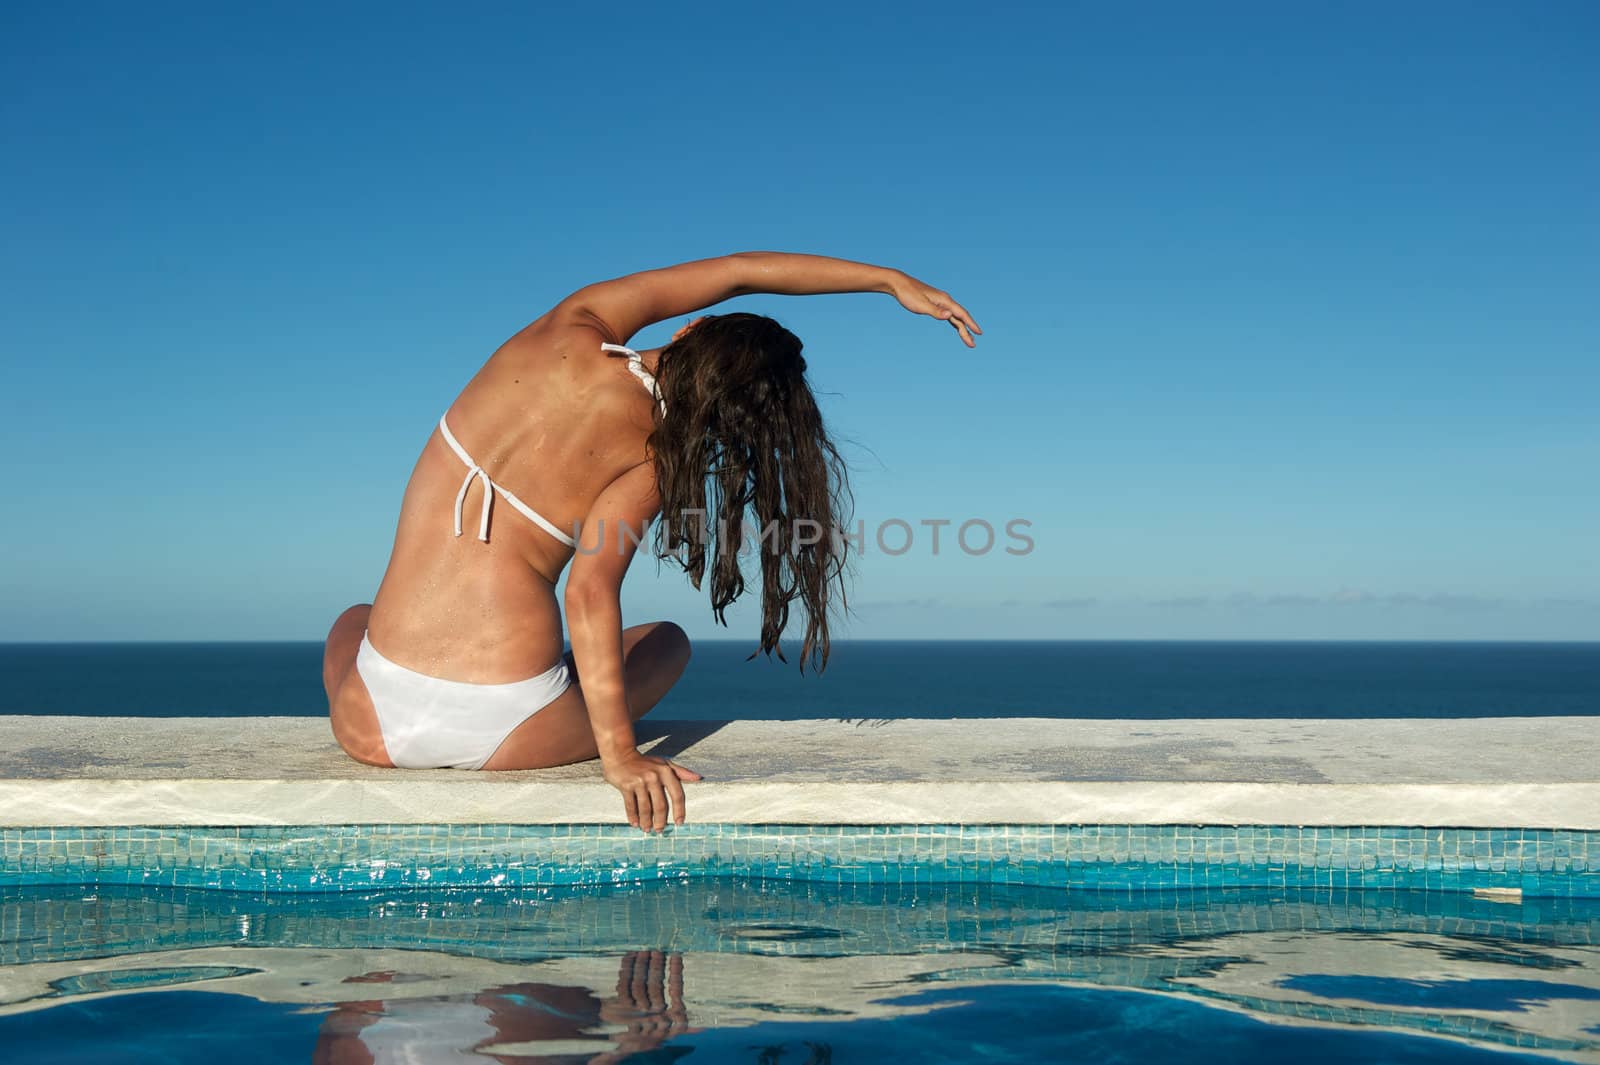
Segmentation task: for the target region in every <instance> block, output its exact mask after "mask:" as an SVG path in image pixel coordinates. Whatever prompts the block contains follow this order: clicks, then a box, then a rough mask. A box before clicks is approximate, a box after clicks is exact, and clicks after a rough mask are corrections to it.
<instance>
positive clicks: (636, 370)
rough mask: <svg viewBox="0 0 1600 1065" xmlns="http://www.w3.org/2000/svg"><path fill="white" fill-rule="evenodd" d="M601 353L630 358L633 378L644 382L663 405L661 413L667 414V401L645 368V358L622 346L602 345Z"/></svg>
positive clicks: (651, 393)
mask: <svg viewBox="0 0 1600 1065" xmlns="http://www.w3.org/2000/svg"><path fill="white" fill-rule="evenodd" d="M600 350H601V351H615V352H619V353H621V354H623V355H626V356H627V357H628V370H629V372H630V373H632V374H633V376H635V377H637V378H638V379H639V380H640V381H643V382H644V387H646V388H648V389H649V390H650V395H652V396H654V397H655V401H656V402H657V403H658V404H660V405H661V413H662V414H666V413H667V401H666V400H664V399H662V398H661V389H659V388H657V387H656V379H655V377H654V376H653V375H652V374H651V373H650V371H649V370H646V369H645V368H644V356H642V355H640V354H639V353H638V352H637V351H634V350H633V349H632V348H630V347H627V346H625V345H622V344H601V345H600Z"/></svg>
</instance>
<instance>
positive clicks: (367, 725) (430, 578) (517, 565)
mask: <svg viewBox="0 0 1600 1065" xmlns="http://www.w3.org/2000/svg"><path fill="white" fill-rule="evenodd" d="M835 292H881V293H884V294H886V295H891V296H894V297H895V298H896V299H897V300H898V301H899V302H900V304H901V305H902V306H903V307H905V308H906V309H907V310H909V311H911V312H913V313H916V314H926V315H929V316H931V317H934V318H938V319H941V320H943V321H946V322H949V323H950V325H951V326H952V327H953V328H954V329H955V330H956V332H957V333H958V334H959V335H960V338H961V340H962V342H963V343H965V344H966V345H967V346H968V347H974V346H975V342H974V341H973V335H974V334H979V335H981V334H982V332H983V330H981V329H979V328H978V324H977V322H975V321H974V320H973V318H972V316H971V315H970V314H968V313H967V311H966V309H965V308H963V307H962V306H961V305H960V304H958V303H957V302H956V301H955V300H953V299H952V298H951V297H950V295H949V294H948V293H946V292H944V291H942V290H940V289H936V288H934V287H933V286H931V285H928V284H925V283H923V282H921V281H918V280H917V279H916V278H914V277H911V276H910V275H909V274H906V273H904V272H903V271H900V270H894V269H890V268H888V267H882V266H873V265H870V264H867V263H860V262H852V261H850V260H846V259H834V258H829V257H827V256H821V255H803V254H791V253H786V252H766V251H757V252H738V253H735V254H732V255H723V256H718V257H716V258H711V259H698V260H695V261H692V262H686V263H680V264H678V265H676V266H669V267H665V268H662V269H657V270H645V271H641V272H639V273H635V274H629V275H627V276H625V277H619V278H615V279H613V280H610V281H600V282H597V283H595V284H592V285H587V286H585V287H583V288H581V289H578V290H577V291H576V292H574V293H572V294H571V295H570V296H568V297H567V298H566V299H564V300H562V301H561V302H560V303H558V304H556V305H555V306H554V307H552V308H551V309H550V310H549V311H547V312H545V313H544V314H543V315H541V316H540V317H539V318H538V319H537V320H535V321H534V322H532V323H530V324H529V325H528V326H527V327H526V328H524V329H523V330H522V331H521V332H519V333H517V334H516V335H515V336H513V337H512V338H511V339H510V340H508V341H506V342H505V343H504V344H503V345H501V346H500V348H499V349H498V350H497V351H495V353H494V354H493V355H491V356H490V357H489V360H488V361H487V362H486V363H484V365H483V367H482V368H481V369H480V370H479V371H478V372H477V374H476V375H474V376H473V378H472V379H471V381H469V382H468V383H467V385H466V387H465V388H464V389H463V390H462V392H461V394H460V395H459V396H457V397H456V399H455V402H453V403H452V404H451V405H450V407H449V410H448V411H447V412H446V417H447V419H448V421H449V423H450V429H451V432H452V433H453V434H454V435H455V436H456V438H457V439H458V440H459V441H460V442H461V445H462V446H463V447H464V448H465V449H466V450H467V453H468V454H470V455H471V456H472V457H473V458H474V459H475V460H476V461H477V462H478V463H480V464H481V465H482V467H483V469H484V470H485V471H486V472H487V473H488V474H489V476H490V478H492V479H493V480H494V481H495V482H496V483H497V484H501V485H504V486H505V488H506V489H507V490H508V491H510V492H512V493H513V494H515V495H516V496H518V497H519V498H521V499H522V500H524V501H526V502H527V503H528V504H529V505H530V506H532V507H534V508H535V509H536V510H538V511H539V513H541V514H543V515H544V516H545V517H547V518H549V519H550V520H551V521H552V522H554V523H555V524H556V525H557V527H559V528H562V529H575V530H577V539H578V540H579V543H580V546H581V547H582V550H580V551H576V552H575V551H574V550H573V549H572V548H570V547H567V546H566V545H564V544H562V543H560V542H558V541H557V540H555V539H554V538H552V537H551V536H550V535H549V534H548V533H546V532H545V531H544V530H542V529H540V528H538V527H537V526H535V525H534V524H533V523H532V522H530V521H527V520H526V519H525V518H523V517H522V516H521V515H519V514H517V513H516V512H515V511H514V510H512V509H511V508H510V507H509V506H506V505H505V504H504V502H503V501H500V502H497V503H496V504H495V507H494V512H493V518H492V521H493V525H492V530H493V531H492V534H491V536H490V538H489V542H488V543H484V542H482V541H480V540H478V539H477V537H476V536H474V535H472V532H473V530H469V531H468V533H467V535H463V536H461V537H459V538H458V537H455V536H453V535H451V533H452V531H453V530H452V529H451V528H450V522H451V518H450V515H451V514H453V512H454V507H455V497H456V493H457V491H458V490H459V489H460V487H461V481H462V478H463V475H464V467H463V465H462V463H461V460H460V459H459V458H458V457H457V456H456V454H455V453H454V452H453V451H451V450H450V448H449V446H448V445H447V444H446V443H445V442H444V438H443V437H442V436H441V435H440V433H439V430H438V427H437V426H435V428H434V431H433V433H432V434H430V436H429V438H428V440H427V443H426V444H425V445H424V446H423V448H422V453H421V455H420V456H419V457H418V459H417V462H416V466H415V467H414V468H413V470H412V473H411V480H410V483H409V484H408V485H407V486H406V491H405V496H404V499H403V501H402V503H401V507H400V519H399V526H398V529H397V530H396V533H395V541H394V550H393V553H392V555H391V556H390V559H389V566H388V569H387V570H386V571H385V573H384V576H383V581H382V583H381V584H380V585H379V587H378V592H377V594H376V595H375V596H374V597H373V601H372V602H371V603H360V604H357V605H355V606H352V607H350V608H349V609H348V610H346V611H345V612H344V613H342V614H340V615H339V617H338V619H337V620H336V621H335V622H334V623H333V628H332V630H331V631H330V632H329V633H328V640H327V648H326V652H325V655H324V658H323V684H324V686H325V688H326V689H327V694H328V707H329V715H330V718H331V720H332V724H333V734H334V737H335V738H336V739H337V740H338V742H339V745H340V746H341V747H342V748H343V749H344V750H345V751H346V752H347V753H348V754H349V755H350V756H351V757H352V758H355V759H356V760H358V761H361V762H365V763H367V764H369V765H376V766H392V765H393V763H392V762H391V761H390V760H389V755H388V752H387V751H386V750H385V749H384V745H383V737H382V735H381V733H380V731H379V729H378V719H377V715H376V713H375V712H374V711H373V708H372V699H371V697H370V696H369V695H368V694H367V690H366V686H365V685H364V684H363V683H362V681H361V677H360V675H359V674H358V673H357V672H356V670H355V668H354V664H355V657H356V651H357V649H358V648H359V646H360V643H361V635H362V633H363V632H364V631H367V632H369V637H368V638H369V639H371V641H372V643H373V646H374V647H376V648H377V649H378V650H379V651H380V652H381V653H382V654H383V655H384V656H385V657H386V658H389V659H391V660H392V661H395V662H398V663H399V664H401V665H403V666H405V667H407V668H409V669H414V670H416V671H418V672H420V673H426V674H428V675H430V676H434V677H441V678H444V679H446V680H456V681H466V682H468V683H473V684H503V683H507V682H511V681H517V680H523V679H525V678H528V677H532V676H536V675H537V674H539V673H542V672H544V671H546V670H548V669H550V668H551V667H553V666H554V665H555V664H556V662H558V661H559V660H560V659H561V657H562V631H563V630H562V608H563V606H564V607H565V613H566V624H567V626H568V629H569V630H570V634H571V640H572V662H573V664H574V665H575V671H576V674H577V677H578V681H579V683H577V684H574V685H573V686H572V687H570V688H568V689H567V690H566V691H565V692H564V693H563V694H562V695H561V696H560V697H559V698H557V699H556V700H555V701H554V702H552V703H550V704H549V705H548V706H546V707H544V708H543V709H541V710H540V711H539V712H538V713H536V714H534V715H533V716H532V717H531V718H529V719H528V720H526V721H524V722H523V723H522V724H521V725H519V726H518V727H517V728H516V729H515V730H513V731H512V733H511V734H510V735H509V736H508V737H506V739H505V741H504V742H503V743H501V745H500V746H499V748H498V749H496V751H495V753H494V755H493V756H492V757H491V758H490V759H489V761H488V762H487V763H485V765H484V766H483V768H484V769H542V768H546V767H549V766H557V765H566V764H568V763H571V762H581V761H585V760H587V759H591V758H595V757H599V758H600V761H601V765H602V767H603V769H604V772H605V778H606V780H607V781H608V782H610V783H611V784H612V785H613V786H615V787H616V788H617V789H618V790H619V791H620V792H621V793H622V796H623V805H624V808H625V810H626V813H627V819H628V822H629V824H632V825H634V826H636V827H638V828H642V829H644V830H645V831H647V832H648V831H659V830H660V829H663V828H665V827H666V825H667V822H668V820H669V818H670V819H671V820H673V821H674V822H675V823H677V824H682V823H683V821H684V791H683V782H684V781H694V780H699V779H700V775H699V774H698V773H696V772H694V771H693V770H691V769H688V768H686V767H684V766H680V765H677V764H676V763H673V762H671V761H670V760H668V759H665V758H656V757H652V756H649V755H645V754H641V753H640V751H639V749H638V746H637V744H636V741H635V738H634V730H633V724H634V722H635V721H637V720H638V719H639V718H641V717H643V716H644V715H645V714H646V713H648V712H649V711H650V709H651V708H652V707H653V706H655V705H656V703H657V702H659V701H660V699H661V697H662V696H663V695H665V694H666V692H667V690H668V689H670V688H671V687H672V685H673V684H674V683H675V682H676V681H677V679H678V677H679V676H680V675H681V674H682V672H683V669H684V666H685V665H686V664H687V663H688V661H689V640H688V637H687V636H685V635H684V632H683V630H682V629H681V628H679V627H678V626H677V625H675V624H673V623H672V622H670V621H658V622H652V623H649V624H645V625H634V626H631V627H625V626H624V625H623V621H622V607H621V587H622V578H623V576H624V575H625V574H626V573H627V570H628V565H629V563H630V562H632V560H633V556H634V554H635V553H636V549H637V546H638V545H637V543H636V542H635V538H634V537H632V536H629V535H627V530H635V531H642V530H643V529H644V528H645V527H646V525H648V524H649V522H650V521H651V520H653V519H654V518H655V516H656V514H657V512H658V511H659V509H660V502H659V500H658V498H657V495H656V486H655V473H654V467H653V465H652V463H651V461H650V460H649V457H648V455H647V453H646V449H645V439H646V437H647V436H648V435H649V434H650V431H651V428H652V420H651V419H652V411H651V406H652V403H653V400H652V399H651V397H650V395H649V394H648V393H647V392H646V391H645V390H644V389H643V388H641V387H640V385H639V381H638V379H637V378H635V377H634V376H633V375H632V374H630V373H629V372H628V369H627V366H626V362H625V360H623V359H619V358H612V357H608V355H607V353H605V352H602V351H601V350H600V345H601V344H602V343H613V344H627V343H628V341H629V339H630V338H632V337H633V336H634V334H636V333H637V332H639V331H640V330H641V329H643V328H645V327H646V326H648V325H651V324H653V323H656V322H661V321H666V320H668V319H672V318H677V317H680V316H687V315H690V314H693V313H694V312H696V311H700V310H704V309H705V308H708V307H712V306H715V305H716V304H718V303H721V302H723V301H724V300H728V299H731V298H733V297H735V296H741V295H749V294H754V293H774V294H781V295H790V296H805V295H818V294H822V293H835ZM698 321H699V320H698V319H696V320H695V321H691V322H689V323H688V324H686V325H684V326H683V327H682V328H680V329H679V330H678V333H677V334H676V335H675V336H674V338H673V339H674V340H676V339H677V338H678V337H679V336H682V335H683V333H684V332H685V331H687V330H689V329H692V328H694V326H695V325H696V324H697V322H698ZM660 351H661V349H660V348H652V349H649V350H646V351H642V352H641V353H640V354H641V355H642V356H643V359H644V364H645V367H646V369H648V370H650V371H652V372H654V370H655V368H656V359H657V357H658V356H659V354H660ZM482 491H483V488H482V485H481V483H480V482H477V481H474V482H473V483H472V485H471V486H470V487H469V488H468V490H467V497H466V501H465V513H466V514H468V515H476V514H477V513H478V511H479V508H481V506H482V494H481V493H482ZM569 564H570V565H571V566H572V572H571V574H570V575H569V576H568V578H567V587H566V595H565V601H564V603H563V602H560V601H558V600H557V597H556V582H557V580H558V579H559V578H560V576H561V572H562V570H563V569H564V568H565V567H566V566H567V565H569Z"/></svg>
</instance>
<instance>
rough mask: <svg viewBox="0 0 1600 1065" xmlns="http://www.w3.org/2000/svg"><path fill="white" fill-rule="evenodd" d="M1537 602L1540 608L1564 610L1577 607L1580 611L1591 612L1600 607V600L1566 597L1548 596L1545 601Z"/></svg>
mask: <svg viewBox="0 0 1600 1065" xmlns="http://www.w3.org/2000/svg"><path fill="white" fill-rule="evenodd" d="M1536 602H1537V604H1538V605H1539V606H1554V607H1563V608H1574V607H1575V608H1577V609H1579V610H1591V609H1593V608H1594V607H1597V606H1600V599H1574V598H1572V597H1571V596H1565V595H1555V596H1548V597H1546V598H1544V599H1539V600H1537V601H1536Z"/></svg>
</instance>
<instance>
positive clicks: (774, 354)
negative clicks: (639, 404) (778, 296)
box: [649, 312, 850, 672]
mask: <svg viewBox="0 0 1600 1065" xmlns="http://www.w3.org/2000/svg"><path fill="white" fill-rule="evenodd" d="M801 346H802V345H801V343H800V338H799V337H797V336H795V335H794V334H793V333H791V332H789V330H787V329H785V328H784V327H783V326H782V325H780V324H778V322H776V321H774V320H773V319H771V318H767V317H765V316H763V315H759V314H747V313H743V312H736V313H730V314H715V315H706V316H705V317H703V318H702V319H701V320H700V321H699V322H698V323H697V324H696V325H695V326H694V327H693V328H691V329H689V331H688V332H687V333H685V334H683V335H682V336H681V337H679V339H677V340H675V341H673V342H672V343H670V344H668V345H667V346H666V347H664V348H662V349H661V354H660V359H659V362H658V365H657V368H656V384H657V387H658V388H659V389H660V392H661V398H662V400H663V401H664V402H665V405H666V411H665V413H663V412H662V411H661V410H659V409H657V410H656V413H655V429H654V431H653V432H652V433H651V434H650V438H649V450H650V454H651V459H652V461H653V462H654V464H655V470H656V485H657V490H658V491H659V493H660V497H661V521H660V523H659V525H658V526H657V528H656V554H657V555H658V556H659V557H661V558H664V559H669V560H671V561H674V562H676V563H678V564H680V565H682V566H683V569H684V571H685V572H686V573H687V574H688V575H689V580H690V582H691V583H692V584H693V585H694V586H695V588H700V587H701V586H702V581H703V580H704V577H705V575H706V573H707V572H709V573H710V574H711V590H710V592H711V612H712V613H713V614H714V615H715V616H716V619H717V622H718V623H719V624H722V625H724V626H726V625H727V623H728V622H727V618H726V617H725V616H724V611H725V610H726V609H727V608H728V606H729V605H730V604H731V603H733V601H734V600H736V599H738V598H739V596H741V595H742V594H744V591H745V575H744V572H743V570H742V569H741V567H740V560H739V547H740V544H741V542H743V540H744V535H745V515H746V512H747V511H748V512H750V513H751V514H752V516H753V517H754V519H755V523H756V527H755V529H753V530H750V532H751V538H752V539H753V540H754V541H755V545H756V549H757V554H758V555H759V557H760V560H761V646H760V648H759V652H761V653H766V654H768V655H771V654H772V653H773V652H774V651H776V652H777V655H778V658H779V659H780V660H782V661H788V659H786V658H784V655H783V650H782V649H781V648H780V647H779V646H778V639H779V636H780V635H781V634H782V633H783V630H784V627H785V626H786V625H787V624H788V621H789V606H790V604H791V603H793V602H795V601H796V600H798V601H799V603H800V606H801V608H802V609H803V611H804V613H805V638H804V641H803V642H802V644H801V648H800V669H801V671H802V672H804V670H805V667H806V663H807V661H808V660H809V661H810V662H811V663H812V665H813V667H814V668H816V669H817V670H818V671H821V670H822V669H823V668H824V667H826V665H827V662H828V646H829V641H828V613H829V608H830V605H831V599H832V596H833V594H834V593H835V591H837V595H838V606H839V607H840V609H843V608H844V607H845V606H846V599H845V584H844V573H845V554H846V544H847V541H846V540H845V538H844V536H843V528H844V522H845V521H847V520H848V515H847V513H846V511H848V509H849V504H850V493H849V484H848V481H847V480H846V476H845V465H844V460H843V459H841V458H840V457H839V452H838V450H837V449H836V448H835V447H834V445H833V441H832V440H830V439H829V438H828V434H827V431H826V430H825V429H824V427H823V424H822V413H821V411H819V410H818V408H817V401H816V397H815V396H813V395H812V394H811V386H810V385H809V384H808V383H807V381H806V378H805V372H806V360H805V358H804V357H803V356H802V355H801V354H800V349H801ZM812 523H814V524H812ZM724 533H725V534H726V538H725V536H724ZM813 541H814V542H813ZM756 653H758V652H752V653H751V657H754V656H755V654H756Z"/></svg>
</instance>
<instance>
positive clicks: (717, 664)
mask: <svg viewBox="0 0 1600 1065" xmlns="http://www.w3.org/2000/svg"><path fill="white" fill-rule="evenodd" d="M750 650H751V645H750V644H747V643H743V642H735V641H725V642H700V643H697V644H696V645H695V652H694V660H693V661H692V662H691V663H690V665H689V670H688V672H687V674H686V675H685V676H684V678H683V680H682V681H680V682H679V684H678V686H677V687H676V688H675V689H674V690H673V691H672V692H671V694H669V695H668V696H667V698H666V700H665V701H664V702H663V703H662V704H661V706H660V707H658V708H657V710H656V711H655V715H654V716H656V717H659V718H676V719H682V720H719V719H727V718H734V719H737V718H745V719H761V720H789V719H796V718H839V717H846V718H890V717H975V718H982V717H1062V718H1095V717H1131V718H1163V717H1167V718H1173V717H1177V718H1182V717H1236V718H1253V717H1322V718H1355V717H1441V718H1447V717H1493V716H1538V715H1546V714H1593V715H1600V643H1420V642H1405V643H1401V642H1394V643H1359V642H1327V643H1317V642H1301V641H1297V642H1274V643H1258V642H1188V641H1061V642H999V641H994V642H959V641H957V642H948V641H851V642H836V643H835V644H834V648H833V656H832V659H831V661H830V663H829V665H828V669H827V672H826V673H824V674H822V675H821V676H817V675H814V674H811V673H807V674H806V675H804V676H802V675H801V674H800V672H799V671H798V669H796V667H795V666H794V665H793V663H792V662H791V664H789V665H784V664H782V663H780V662H778V661H777V660H776V659H773V660H766V659H757V660H755V661H746V656H747V655H748V654H749V653H750ZM321 660H322V645H321V644H320V643H310V642H306V643H100V644H92V643H79V644H43V643H32V644H0V713H5V714H126V715H135V716H149V717H173V716H204V717H230V716H247V715H248V716H254V715H288V716H318V715H321V714H325V713H326V712H327V702H326V699H325V698H324V696H323V693H322V679H321V669H322V662H321Z"/></svg>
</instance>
